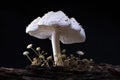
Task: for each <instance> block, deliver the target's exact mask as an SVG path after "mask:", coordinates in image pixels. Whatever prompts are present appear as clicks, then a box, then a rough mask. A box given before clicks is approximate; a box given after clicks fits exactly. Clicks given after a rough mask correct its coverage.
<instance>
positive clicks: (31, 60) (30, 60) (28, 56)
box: [26, 55, 32, 63]
mask: <svg viewBox="0 0 120 80" xmlns="http://www.w3.org/2000/svg"><path fill="white" fill-rule="evenodd" d="M26 56H27V58H28V59H29V60H30V62H31V63H32V59H31V58H30V57H29V56H28V55H26Z"/></svg>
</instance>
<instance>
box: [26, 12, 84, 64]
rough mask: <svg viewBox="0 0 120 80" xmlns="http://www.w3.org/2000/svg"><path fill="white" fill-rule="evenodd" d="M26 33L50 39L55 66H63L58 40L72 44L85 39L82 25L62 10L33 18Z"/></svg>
mask: <svg viewBox="0 0 120 80" xmlns="http://www.w3.org/2000/svg"><path fill="white" fill-rule="evenodd" d="M26 33H28V34H29V35H31V36H33V37H36V38H39V39H47V38H49V39H50V40H51V43H52V49H53V57H54V61H55V65H56V66H63V62H62V59H61V58H60V55H61V51H60V42H59V41H61V42H62V43H63V44H73V43H80V42H84V41H85V39H86V36H85V32H84V29H83V28H82V26H81V25H80V24H79V23H78V22H77V21H76V20H75V18H68V16H66V15H65V14H64V12H62V11H56V12H53V11H50V12H48V13H46V14H45V15H44V16H43V17H38V18H36V19H34V20H33V21H32V22H31V23H30V24H29V25H28V27H27V28H26Z"/></svg>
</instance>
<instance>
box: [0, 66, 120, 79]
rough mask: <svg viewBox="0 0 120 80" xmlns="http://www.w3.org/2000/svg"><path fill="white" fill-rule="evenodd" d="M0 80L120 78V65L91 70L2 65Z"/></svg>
mask: <svg viewBox="0 0 120 80" xmlns="http://www.w3.org/2000/svg"><path fill="white" fill-rule="evenodd" d="M0 80H120V66H113V65H108V64H99V65H93V66H92V68H90V69H89V70H88V68H87V69H85V67H83V66H81V67H78V68H75V67H73V68H68V67H38V66H28V67H26V68H24V69H20V68H5V67H0Z"/></svg>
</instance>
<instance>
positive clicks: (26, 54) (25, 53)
mask: <svg viewBox="0 0 120 80" xmlns="http://www.w3.org/2000/svg"><path fill="white" fill-rule="evenodd" d="M28 54H29V52H28V51H25V52H23V55H25V56H27V58H28V59H29V60H30V62H32V59H31V58H30V57H29V56H28Z"/></svg>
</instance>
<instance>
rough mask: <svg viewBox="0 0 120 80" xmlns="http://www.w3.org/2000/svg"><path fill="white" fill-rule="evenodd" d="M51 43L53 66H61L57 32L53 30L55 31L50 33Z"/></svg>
mask: <svg viewBox="0 0 120 80" xmlns="http://www.w3.org/2000/svg"><path fill="white" fill-rule="evenodd" d="M51 42H52V48H53V57H54V62H55V65H56V66H63V61H62V59H61V53H60V42H59V32H58V31H57V29H55V31H54V32H53V33H52V36H51Z"/></svg>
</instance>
